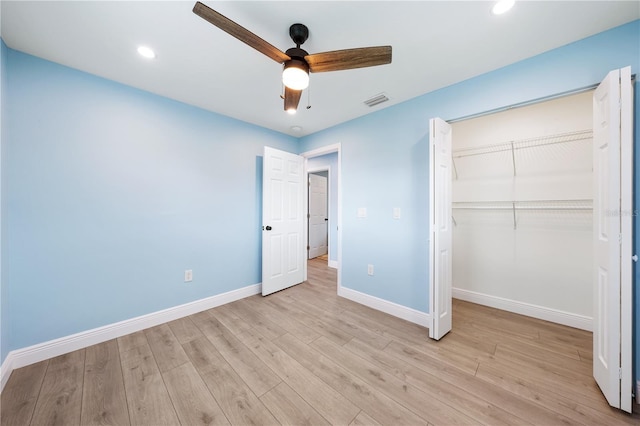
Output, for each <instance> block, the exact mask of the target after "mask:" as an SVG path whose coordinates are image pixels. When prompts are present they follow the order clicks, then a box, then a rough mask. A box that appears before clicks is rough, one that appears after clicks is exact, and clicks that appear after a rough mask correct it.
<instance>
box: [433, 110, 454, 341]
mask: <svg viewBox="0 0 640 426" xmlns="http://www.w3.org/2000/svg"><path fill="white" fill-rule="evenodd" d="M429 129H430V133H429V134H430V142H429V146H430V148H429V162H430V167H429V168H430V170H429V178H430V179H429V224H430V236H429V274H430V275H429V288H430V297H429V307H430V312H431V327H429V337H430V338H432V339H436V340H439V339H440V338H441V337H442V336H444V335H445V334H447V333H448V332H449V331H451V276H452V255H451V247H452V237H453V234H452V229H451V179H452V175H451V126H450V125H449V124H447V122H445V121H444V120H442V119H440V118H432V119H431V121H430V122H429Z"/></svg>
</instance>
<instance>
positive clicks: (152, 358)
mask: <svg viewBox="0 0 640 426" xmlns="http://www.w3.org/2000/svg"><path fill="white" fill-rule="evenodd" d="M309 268H310V270H309V281H308V282H306V283H303V284H301V285H299V286H296V287H294V288H291V289H288V290H285V291H282V292H279V293H276V294H273V295H271V296H268V297H266V298H263V297H261V296H253V297H250V298H247V299H244V300H241V301H237V302H234V303H231V304H228V305H225V306H221V307H218V308H215V309H211V310H209V311H205V312H201V313H199V314H196V315H192V316H190V317H186V318H183V319H180V320H177V321H173V322H170V323H167V324H163V325H160V326H157V327H153V328H150V329H147V330H144V331H140V332H137V333H134V334H131V335H127V336H124V337H121V338H119V339H117V340H112V341H109V342H105V343H102V344H99V345H95V346H91V347H89V348H86V349H83V350H79V351H76V352H73V353H69V354H67V355H62V356H59V357H56V358H53V359H50V360H47V361H43V362H40V363H37V364H34V365H31V366H28V367H24V368H21V369H18V370H15V371H14V372H13V374H12V375H11V378H10V379H9V382H8V383H7V386H6V388H5V390H4V392H3V393H2V406H1V416H2V425H30V424H31V425H48V424H51V425H53V424H57V425H75V424H82V425H88V424H100V425H105V424H117V425H126V424H132V425H154V426H155V425H161V424H169V425H178V424H182V425H205V424H234V425H245V424H259V425H271V424H280V423H281V424H293V425H303V424H313V425H322V424H343V425H348V424H352V425H361V424H382V425H400V424H408V425H419V424H432V425H450V424H485V425H500V424H507V425H515V424H536V425H571V424H582V425H597V424H600V425H615V424H621V425H638V424H640V417H638V416H637V415H636V416H635V417H632V416H629V415H625V414H623V413H621V412H618V411H616V410H613V409H611V408H609V406H608V405H607V404H606V402H605V400H604V398H603V396H602V395H601V393H600V392H599V390H598V388H597V387H596V385H595V383H594V381H593V379H592V377H591V334H590V333H587V332H584V331H580V330H576V329H571V328H568V327H563V326H559V325H555V324H551V323H547V322H544V321H539V320H535V319H531V318H527V317H523V316H519V315H514V314H510V313H507V312H503V311H498V310H495V309H490V308H486V307H482V306H478V305H474V304H470V303H466V302H461V301H454V326H453V331H452V332H451V333H450V334H449V335H447V336H446V337H445V338H444V339H443V340H441V341H440V342H434V341H430V340H428V339H427V330H426V329H424V328H422V327H420V326H417V325H414V324H411V323H408V322H405V321H402V320H400V319H397V318H394V317H391V316H389V315H386V314H383V313H380V312H377V311H374V310H372V309H369V308H367V307H364V306H362V305H358V304H356V303H353V302H350V301H348V300H345V299H342V298H339V297H337V296H336V287H335V271H334V270H332V269H329V268H327V267H326V262H321V261H312V262H310V264H309ZM391 284H392V283H390V285H391Z"/></svg>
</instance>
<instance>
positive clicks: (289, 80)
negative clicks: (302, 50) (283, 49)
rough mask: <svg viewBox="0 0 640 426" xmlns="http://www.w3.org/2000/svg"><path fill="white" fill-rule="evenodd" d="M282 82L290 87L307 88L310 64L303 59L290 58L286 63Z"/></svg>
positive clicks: (294, 88)
mask: <svg viewBox="0 0 640 426" xmlns="http://www.w3.org/2000/svg"><path fill="white" fill-rule="evenodd" d="M282 83H283V84H284V85H285V86H287V87H288V88H289V89H293V90H304V89H306V88H307V87H309V65H307V63H306V62H305V61H304V60H301V59H290V60H288V61H287V62H285V63H284V70H283V71H282Z"/></svg>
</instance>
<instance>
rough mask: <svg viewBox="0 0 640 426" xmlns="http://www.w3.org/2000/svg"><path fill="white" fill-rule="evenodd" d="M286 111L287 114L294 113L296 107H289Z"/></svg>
mask: <svg viewBox="0 0 640 426" xmlns="http://www.w3.org/2000/svg"><path fill="white" fill-rule="evenodd" d="M287 113H288V114H289V115H294V114H295V113H296V109H295V108H289V109H288V110H287Z"/></svg>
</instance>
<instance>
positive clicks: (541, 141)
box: [452, 129, 593, 158]
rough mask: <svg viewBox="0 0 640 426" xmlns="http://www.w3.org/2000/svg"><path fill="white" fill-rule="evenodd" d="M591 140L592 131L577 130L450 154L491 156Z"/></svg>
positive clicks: (457, 156)
mask: <svg viewBox="0 0 640 426" xmlns="http://www.w3.org/2000/svg"><path fill="white" fill-rule="evenodd" d="M592 138H593V130H591V129H587V130H578V131H575V132H569V133H558V134H555V135H550V136H542V137H537V138H529V139H520V140H514V141H509V142H503V143H499V144H495V145H484V146H479V147H473V148H459V149H454V150H453V152H452V155H453V158H462V157H470V156H474V155H484V154H493V153H496V152H507V151H517V150H520V149H527V148H536V147H540V146H546V145H556V144H560V143H567V142H577V141H581V140H588V139H592Z"/></svg>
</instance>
